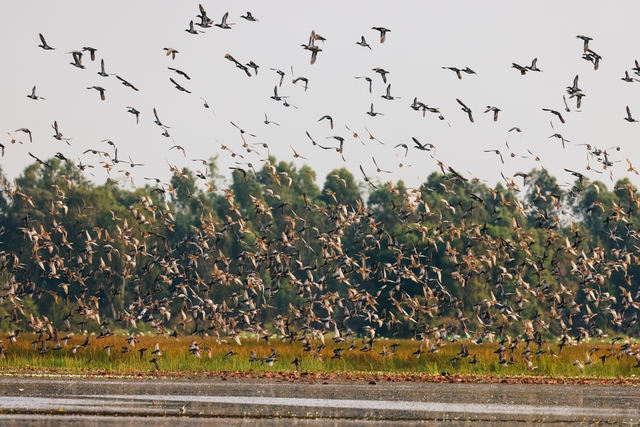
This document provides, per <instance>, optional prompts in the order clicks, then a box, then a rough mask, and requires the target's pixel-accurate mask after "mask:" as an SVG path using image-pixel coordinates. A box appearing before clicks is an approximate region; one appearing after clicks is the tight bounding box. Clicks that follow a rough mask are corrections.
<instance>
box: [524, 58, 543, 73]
mask: <svg viewBox="0 0 640 427" xmlns="http://www.w3.org/2000/svg"><path fill="white" fill-rule="evenodd" d="M537 63H538V58H533V61H531V65H530V66H528V67H525V68H526V69H527V70H529V71H537V72H541V71H542V70H541V69H539V68H538V67H537V65H536V64H537Z"/></svg>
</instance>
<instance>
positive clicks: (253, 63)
mask: <svg viewBox="0 0 640 427" xmlns="http://www.w3.org/2000/svg"><path fill="white" fill-rule="evenodd" d="M245 65H246V66H247V67H250V68H253V71H254V73H256V76H257V75H258V68H260V66H259V65H258V64H256V63H255V62H253V61H249V62H248V63H247V64H245Z"/></svg>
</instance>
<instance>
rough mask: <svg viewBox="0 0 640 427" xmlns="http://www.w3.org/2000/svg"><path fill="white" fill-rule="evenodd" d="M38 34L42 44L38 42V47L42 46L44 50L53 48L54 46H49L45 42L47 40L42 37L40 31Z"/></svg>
mask: <svg viewBox="0 0 640 427" xmlns="http://www.w3.org/2000/svg"><path fill="white" fill-rule="evenodd" d="M38 35H39V36H40V42H41V43H42V44H39V45H38V47H41V48H43V49H44V50H55V47H51V46H49V45H48V44H47V41H46V40H45V39H44V36H43V35H42V33H39V34H38Z"/></svg>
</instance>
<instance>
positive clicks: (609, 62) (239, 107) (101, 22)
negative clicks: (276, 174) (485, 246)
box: [0, 0, 640, 187]
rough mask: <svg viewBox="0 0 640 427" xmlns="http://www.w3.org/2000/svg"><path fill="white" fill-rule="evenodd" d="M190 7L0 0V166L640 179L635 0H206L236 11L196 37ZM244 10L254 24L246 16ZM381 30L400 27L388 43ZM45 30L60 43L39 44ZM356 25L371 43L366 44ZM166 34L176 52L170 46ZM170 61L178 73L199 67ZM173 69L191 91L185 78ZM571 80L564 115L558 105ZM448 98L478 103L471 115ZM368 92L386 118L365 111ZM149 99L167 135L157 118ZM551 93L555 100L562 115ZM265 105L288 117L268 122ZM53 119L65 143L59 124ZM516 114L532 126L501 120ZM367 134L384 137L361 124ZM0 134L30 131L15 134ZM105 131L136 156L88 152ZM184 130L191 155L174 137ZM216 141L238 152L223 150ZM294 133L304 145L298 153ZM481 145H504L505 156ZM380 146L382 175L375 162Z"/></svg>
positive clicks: (119, 175)
mask: <svg viewBox="0 0 640 427" xmlns="http://www.w3.org/2000/svg"><path fill="white" fill-rule="evenodd" d="M198 4H199V3H198V2H192V1H181V2H173V1H154V2H130V1H119V0H116V1H109V2H85V1H72V0H69V1H65V2H55V3H54V2H48V1H30V2H7V3H6V4H5V5H3V13H2V14H1V15H0V36H1V38H2V40H4V41H5V43H4V46H3V55H2V56H0V62H2V64H1V66H0V82H2V83H1V84H0V108H1V109H2V111H1V115H0V126H1V127H2V129H0V131H4V132H2V134H3V135H5V136H4V137H0V143H1V144H3V145H4V146H5V153H4V157H2V158H0V165H2V169H3V171H4V173H5V175H7V177H9V178H14V177H16V176H17V175H18V174H19V173H21V172H22V170H23V169H24V167H25V166H27V165H28V164H30V163H32V162H33V159H32V158H31V157H30V156H29V154H28V153H32V154H34V155H35V156H37V157H39V158H41V159H47V158H51V157H52V156H54V155H55V154H56V153H57V152H60V153H62V154H64V156H66V157H67V158H70V159H72V160H73V161H74V163H76V164H78V163H80V162H82V163H83V164H90V165H93V166H95V167H94V168H93V169H87V170H86V172H85V173H87V174H92V175H88V177H89V178H90V179H92V180H93V181H95V182H97V183H102V182H104V181H105V180H106V178H107V177H108V176H110V177H111V178H113V179H117V180H122V185H129V186H130V185H131V184H130V183H129V184H125V181H126V180H127V178H126V177H125V176H124V172H118V171H120V170H122V171H127V172H130V173H131V176H132V177H133V178H134V182H135V185H136V186H138V185H144V184H145V183H151V182H150V181H145V180H144V177H157V178H160V179H161V180H163V181H165V182H168V180H169V179H170V176H171V173H170V171H169V166H168V164H167V163H170V164H172V165H178V166H181V167H183V166H186V167H189V168H191V169H192V170H194V171H195V170H198V169H202V164H201V163H197V162H194V161H192V159H209V158H211V157H213V156H216V155H217V156H218V166H219V169H220V170H221V172H223V173H224V174H226V175H229V167H236V166H237V167H245V168H246V167H247V166H246V165H242V164H236V162H240V163H243V162H244V163H247V162H251V163H252V164H253V165H254V166H256V168H257V167H258V165H261V164H262V163H261V160H263V159H265V158H267V156H268V155H269V154H271V155H274V156H275V157H276V158H277V159H278V160H279V161H281V160H282V161H287V162H293V163H294V164H295V165H296V166H298V167H300V166H302V165H303V164H308V165H309V166H311V168H313V169H314V170H315V171H316V172H317V173H318V180H317V182H318V184H319V185H320V186H322V184H323V182H324V178H325V177H326V175H327V174H329V173H330V172H331V171H332V170H333V169H335V168H341V167H346V168H347V169H349V170H350V171H351V172H352V173H353V174H354V175H355V176H356V178H357V179H358V180H359V181H361V182H362V181H363V176H362V174H361V172H360V169H359V167H360V166H362V168H363V170H364V171H365V172H366V173H367V175H368V176H369V177H370V178H371V179H372V180H373V181H374V182H386V181H389V180H391V181H393V182H396V181H398V180H400V179H401V180H403V181H404V182H405V184H406V185H407V186H409V187H417V186H419V185H420V184H421V183H422V182H424V181H425V180H426V178H427V177H428V175H429V174H430V173H431V172H433V171H435V170H438V166H437V162H438V161H441V162H443V163H444V164H445V165H447V166H451V167H453V168H454V169H456V170H457V171H459V172H461V173H462V174H463V175H466V176H468V177H471V176H470V175H469V172H470V173H472V174H473V175H475V176H477V177H478V178H480V179H483V180H486V181H487V183H488V184H489V185H492V186H493V185H495V184H496V183H498V182H504V181H503V178H502V177H501V174H504V175H505V176H507V177H511V176H513V175H514V174H515V173H516V172H518V171H520V172H528V171H530V170H531V169H533V168H534V167H537V168H540V167H544V168H546V169H547V170H549V172H550V173H551V174H553V175H555V176H556V177H558V180H559V182H560V183H562V184H564V183H569V182H573V180H574V178H573V177H572V176H571V175H570V174H569V173H567V172H565V171H564V169H565V168H567V169H571V170H575V171H579V172H581V173H584V174H585V175H586V176H587V177H589V178H590V179H593V180H595V179H599V180H602V181H603V182H605V183H606V184H607V185H609V186H612V185H613V183H614V182H615V181H617V180H618V179H620V178H622V177H624V176H629V177H630V179H631V180H632V182H634V184H636V185H638V184H640V179H639V177H638V176H637V175H636V174H635V173H634V172H629V171H627V169H628V167H629V165H628V164H627V161H626V159H629V160H630V161H631V162H632V163H633V164H634V166H635V162H637V165H638V167H640V147H638V145H639V144H638V142H639V138H638V137H639V136H640V123H629V122H627V121H625V120H624V117H626V111H625V107H626V106H629V108H630V109H631V112H632V114H633V115H635V116H637V118H638V119H639V120H640V96H638V95H639V94H640V82H637V81H633V82H625V81H623V80H622V77H624V75H625V71H629V74H630V76H632V77H638V78H639V79H640V76H636V75H635V74H633V70H632V68H633V67H634V66H635V65H634V60H635V59H637V58H639V59H640V52H638V51H637V36H635V34H634V33H635V31H634V29H635V25H636V22H635V21H636V20H637V16H640V3H638V2H631V1H626V2H616V3H615V4H612V3H609V2H597V1H567V2H556V1H540V2H535V3H524V2H512V1H495V2H491V3H485V2H477V1H449V2H424V1H405V2H388V1H350V2H343V1H325V2H321V3H320V2H314V3H311V2H299V1H280V2H277V3H275V2H265V1H243V2H220V1H217V2H211V1H209V2H207V1H202V2H201V4H202V6H203V7H204V8H205V10H206V12H207V15H208V16H209V17H210V18H211V19H213V21H214V24H219V23H220V22H221V20H222V16H223V15H224V14H225V13H227V12H228V13H229V18H228V22H229V23H230V24H234V25H230V26H231V29H222V28H219V27H215V26H213V27H211V28H204V29H202V28H200V27H198V26H196V27H195V28H196V29H198V30H201V31H202V32H201V33H198V34H190V33H189V32H187V31H185V30H186V29H188V28H189V21H191V20H194V22H198V21H199V18H197V17H196V15H198V14H199V9H198ZM247 11H250V12H251V13H252V14H253V15H254V16H255V17H256V18H257V19H258V21H257V22H250V21H247V20H245V19H242V18H241V15H245V14H246V12H247ZM372 27H385V28H388V29H389V30H390V32H389V33H388V34H387V36H386V41H385V42H384V43H380V37H379V32H378V31H376V30H374V29H372ZM312 30H313V31H315V32H316V33H317V34H319V35H321V36H322V37H324V38H325V39H326V41H324V42H323V41H316V42H315V43H316V45H317V46H318V47H319V48H320V49H322V51H320V52H318V55H317V60H316V62H315V64H310V58H311V53H310V52H309V51H308V50H305V49H304V48H303V47H302V46H301V45H303V44H307V43H308V42H309V36H310V33H311V31H312ZM39 33H42V34H43V35H44V36H45V38H46V41H47V43H48V44H49V45H51V46H52V47H54V48H55V50H44V49H42V48H40V47H38V45H39V44H40V39H39V37H38V34H39ZM576 35H586V36H589V37H591V38H592V39H593V40H592V41H591V42H590V44H589V46H590V48H591V49H592V50H593V51H595V52H597V54H599V55H600V56H601V57H602V60H601V63H600V67H599V69H598V70H597V71H596V70H594V67H593V64H592V63H591V62H589V61H586V60H584V59H582V55H583V42H582V40H580V39H578V38H576ZM361 36H364V37H365V38H366V41H367V42H368V43H369V44H370V47H371V49H369V48H367V47H362V46H359V45H358V44H356V42H358V41H360V37H361ZM86 46H91V47H94V48H96V49H97V52H96V60H95V61H93V62H92V61H91V60H90V58H89V55H88V54H87V55H85V56H84V57H83V59H82V64H83V65H84V66H85V68H84V69H80V68H77V67H74V66H72V65H71V62H73V58H72V55H71V54H69V53H67V52H71V51H74V50H80V49H82V47H86ZM163 48H173V49H176V50H178V51H179V53H178V54H177V55H176V58H175V60H173V59H172V58H171V56H167V55H166V54H165V53H166V51H165V50H163ZM226 54H230V55H232V56H233V57H234V58H235V59H237V60H238V61H240V62H241V63H243V64H245V63H247V62H249V61H250V60H252V61H254V62H255V63H257V64H258V65H259V66H260V68H259V70H258V74H257V75H255V73H254V72H253V70H251V74H252V76H251V77H247V75H246V74H245V73H244V72H243V71H242V70H240V69H239V68H236V67H235V66H234V64H233V63H232V62H230V61H229V60H227V59H226V58H225V55H226ZM534 58H537V66H538V67H539V68H540V69H541V70H542V72H528V73H527V74H526V75H524V76H522V75H520V73H519V72H518V71H517V70H516V69H514V68H512V63H517V64H520V65H522V66H527V65H531V61H532V60H533V59H534ZM101 59H104V61H105V67H106V72H107V73H113V74H117V75H118V76H121V77H123V78H124V79H126V80H127V81H129V82H131V83H132V84H133V85H134V86H136V87H137V88H138V89H139V91H134V90H132V89H130V88H128V87H125V86H124V85H122V84H121V82H120V81H119V80H117V79H116V77H115V75H110V76H108V77H101V76H99V75H98V74H97V73H98V72H99V71H100V60H101ZM168 67H172V68H177V69H179V70H182V71H184V72H185V73H187V74H188V75H189V77H190V80H187V79H186V78H185V77H183V76H181V75H178V74H176V73H175V72H173V71H171V70H169V69H168ZM442 67H457V68H465V67H470V68H471V69H473V70H474V71H475V72H476V73H477V75H468V74H464V73H463V74H462V79H458V78H457V76H456V74H455V73H454V72H452V71H450V70H448V69H443V68H442ZM272 68H273V69H279V70H282V71H284V72H285V76H284V79H283V83H282V86H281V87H278V94H279V95H281V96H286V97H287V98H286V100H287V102H288V103H289V104H290V106H289V107H286V106H284V105H283V102H282V101H276V100H274V99H271V97H272V96H273V94H274V86H276V85H278V84H279V81H280V76H279V75H278V74H277V73H276V72H275V71H273V70H271V69H272ZM292 68H293V74H292ZM374 68H383V69H384V70H387V71H388V72H389V73H388V74H387V80H388V83H390V84H391V95H392V96H393V97H394V98H395V99H393V100H387V99H384V98H383V97H382V96H383V95H385V93H386V84H385V83H383V81H382V78H381V76H380V75H379V74H377V73H375V72H374V71H372V70H373V69H374ZM576 75H579V87H580V89H581V90H582V91H583V93H584V94H585V96H584V98H583V100H582V106H581V108H580V109H577V108H576V102H575V99H569V96H568V94H567V92H566V88H567V86H571V85H572V84H573V80H574V77H575V76H576ZM300 76H304V77H306V78H308V80H309V83H308V89H307V90H306V91H305V89H304V85H303V84H302V83H301V82H298V83H297V84H293V82H292V80H293V77H300ZM355 77H370V78H371V79H372V93H369V90H368V83H367V82H366V81H365V80H364V79H356V78H355ZM169 78H173V79H174V80H175V81H176V82H177V83H179V84H180V85H181V86H183V87H184V88H186V89H187V90H189V91H191V93H190V94H189V93H186V92H182V91H179V90H177V89H176V88H175V86H174V84H173V83H171V81H170V80H169ZM34 85H36V86H37V92H36V93H37V95H38V96H41V97H44V98H46V99H40V100H37V101H36V100H32V99H30V98H28V97H27V95H29V94H30V93H31V89H32V87H33V86H34ZM94 85H99V86H102V87H104V88H105V89H106V92H105V97H106V99H105V100H104V101H102V100H101V99H100V95H99V93H98V92H97V91H96V90H94V89H87V88H88V87H92V86H94ZM563 95H565V96H566V98H567V102H568V104H569V108H570V110H571V111H570V112H565V106H564V103H563V99H562V96H563ZM201 97H202V98H204V99H206V102H207V104H208V105H209V106H210V108H205V107H204V101H203V99H201ZM415 97H417V98H418V100H419V101H421V102H423V103H425V104H427V105H429V106H430V107H437V108H439V109H440V111H441V113H442V115H443V117H444V119H445V120H439V119H438V115H437V114H432V113H428V112H427V114H426V117H423V115H422V113H421V112H419V111H414V110H413V109H412V108H411V104H412V102H413V99H414V98H415ZM456 99H460V100H461V101H463V102H464V103H465V104H466V105H467V106H468V107H469V108H471V110H472V111H473V117H474V123H471V122H470V121H469V118H468V116H467V114H466V113H465V112H464V111H462V110H461V106H460V105H459V104H458V102H457V101H456ZM371 103H373V105H374V110H375V111H376V112H380V113H382V115H377V116H375V117H372V116H369V115H368V114H367V112H368V111H370V105H371ZM131 106H133V107H135V109H137V110H139V111H140V112H141V114H140V123H139V124H136V118H135V116H133V115H132V114H130V113H128V112H127V110H128V109H129V108H128V107H131ZM487 106H496V107H498V108H499V109H500V110H501V111H500V113H499V116H498V120H497V121H495V122H494V121H493V115H492V113H486V114H485V113H484V111H485V109H486V108H487ZM153 108H156V110H157V112H158V115H159V118H160V121H161V122H162V123H163V124H164V125H166V126H168V127H169V128H167V129H166V131H167V132H168V133H169V134H170V137H165V136H163V135H162V133H163V132H164V129H162V128H160V127H159V126H158V125H157V124H155V123H154V120H155V117H154V116H153ZM543 108H548V109H553V110H557V111H559V112H561V113H562V115H563V116H564V118H565V121H566V123H565V124H562V123H560V121H559V120H558V119H557V118H556V117H555V116H553V115H552V114H550V113H549V112H546V111H543V110H542V109H543ZM265 114H266V115H267V116H268V119H269V121H273V122H276V123H278V124H279V126H278V125H275V124H265V123H264V122H265ZM324 115H330V116H331V117H332V118H333V121H334V128H333V129H331V128H330V124H329V122H328V121H327V120H322V121H318V120H319V119H320V118H321V117H323V116H324ZM54 121H56V122H57V123H58V126H59V130H60V132H62V133H63V136H64V137H68V138H71V139H70V140H68V141H59V140H56V139H55V138H53V136H52V135H53V134H54V130H53V129H52V127H51V125H52V124H53V123H54ZM230 122H234V123H235V124H236V125H238V126H239V127H241V128H242V129H244V130H245V131H246V133H245V134H244V136H245V139H246V141H247V143H249V144H255V145H252V146H251V148H252V149H254V150H256V151H257V152H250V153H249V152H247V150H246V148H243V146H242V144H243V141H242V138H241V136H240V132H239V131H238V129H236V128H235V127H234V126H232V125H231V123H230ZM551 123H552V124H553V127H554V128H552V126H551ZM346 126H348V127H349V129H351V131H349V130H348V129H347V128H346ZM22 127H25V128H28V129H30V130H31V131H32V135H33V143H30V142H29V138H28V136H27V135H26V134H24V133H23V132H15V130H16V129H19V128H22ZM513 127H518V128H520V129H521V130H522V133H518V132H515V131H512V132H509V129H511V128H513ZM306 132H309V134H310V135H311V136H312V137H313V139H314V140H315V141H317V142H318V143H319V144H321V145H326V146H337V144H338V142H337V140H336V139H334V138H332V137H333V136H340V137H342V138H344V140H345V142H344V150H343V156H344V161H343V159H342V157H341V156H340V153H338V152H337V151H335V150H323V149H321V148H319V147H318V146H314V145H312V143H311V141H310V139H309V138H308V137H307V135H306ZM354 132H356V133H357V134H358V135H359V136H360V137H361V139H362V142H361V141H360V140H359V139H357V138H354V137H353V133H354ZM368 132H370V133H371V134H372V135H373V136H374V137H375V138H377V139H378V140H379V141H381V142H382V143H380V142H378V141H376V140H371V139H369V133H368ZM8 133H11V134H12V135H13V137H14V138H15V139H16V141H18V140H19V141H21V142H22V144H20V143H19V142H16V143H14V144H12V143H11V137H10V135H8ZM249 133H251V134H255V135H256V136H255V137H253V136H250V135H249ZM554 133H559V134H561V135H562V136H563V137H564V138H565V139H566V140H567V141H568V142H566V146H565V148H563V147H562V142H561V140H560V139H558V138H549V136H551V135H553V134H554ZM412 137H415V138H416V139H417V140H419V141H420V142H421V143H423V144H424V143H429V144H433V146H435V147H436V148H435V151H434V150H432V151H429V152H428V151H420V150H417V149H415V148H413V147H414V143H413V141H412ZM107 139H108V140H111V141H113V142H114V143H115V145H116V146H117V147H118V158H119V159H122V160H129V158H130V159H131V160H132V161H133V162H134V163H141V164H144V166H136V167H131V166H129V165H127V164H126V163H119V164H117V165H115V167H114V168H113V169H112V170H111V172H110V175H107V172H106V170H105V169H104V168H101V165H100V163H99V162H100V161H105V160H107V159H105V158H100V157H99V156H97V155H94V154H91V153H86V154H83V153H84V152H85V151H86V150H88V149H93V150H100V151H104V152H109V153H110V154H111V155H113V148H112V146H110V145H108V144H107V143H106V142H102V141H103V140H107ZM262 144H267V145H268V147H269V148H268V150H267V149H265V148H264V146H263V145H262ZM398 144H406V145H407V146H408V147H409V148H408V150H405V149H404V148H403V147H402V146H397V145H398ZM507 144H508V146H507ZM587 144H589V145H590V146H591V147H594V146H595V147H597V148H599V149H603V150H604V149H609V151H608V153H610V160H612V161H613V162H614V164H613V166H612V167H609V168H608V169H607V170H603V165H602V164H601V163H598V162H597V160H596V158H595V157H592V156H591V157H590V156H589V155H588V146H587ZM174 145H179V146H180V147H182V148H184V151H185V153H186V155H183V153H182V152H181V151H180V150H178V149H177V148H173V149H171V147H173V146H174ZM222 145H225V146H227V147H229V148H230V149H231V150H232V151H233V152H235V153H236V154H242V155H243V156H244V158H240V157H239V156H237V155H236V156H235V157H233V156H232V154H231V153H230V152H229V151H224V150H221V146H222ZM291 147H293V149H295V151H296V152H297V153H298V154H299V155H300V156H304V157H306V158H307V159H306V160H305V159H303V158H294V152H293V150H292V148H291ZM611 147H620V150H617V149H614V148H611ZM486 150H499V151H500V153H501V154H502V157H503V159H504V163H502V161H501V159H500V156H498V155H497V154H496V153H494V152H487V151H486ZM405 153H408V154H405ZM511 153H513V156H512V155H511ZM531 153H532V154H531ZM372 157H375V159H376V161H377V164H378V166H379V167H380V168H381V169H383V170H387V171H389V172H384V171H383V172H377V171H376V169H377V168H376V166H375V165H374V163H373V160H372ZM536 157H539V158H540V161H536ZM401 165H402V166H401ZM587 166H589V167H590V168H591V169H590V170H587ZM598 172H600V173H598ZM127 182H128V181H127Z"/></svg>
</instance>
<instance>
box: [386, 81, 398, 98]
mask: <svg viewBox="0 0 640 427" xmlns="http://www.w3.org/2000/svg"><path fill="white" fill-rule="evenodd" d="M382 98H384V99H387V100H389V101H391V100H393V99H395V98H394V97H393V96H391V83H389V84H388V85H387V93H385V94H384V95H382ZM396 98H400V97H399V96H398V97H396Z"/></svg>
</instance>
